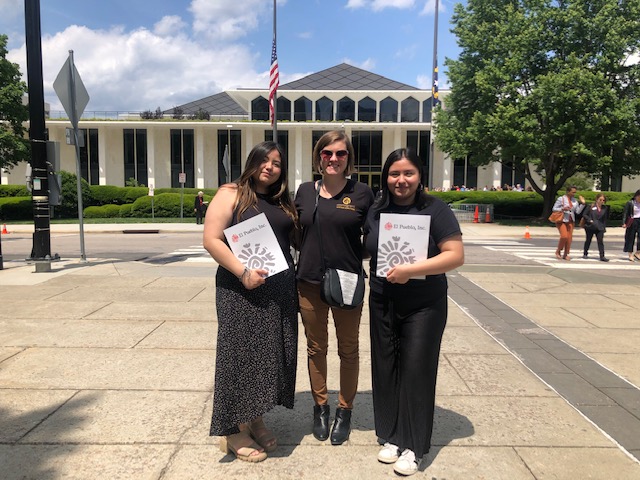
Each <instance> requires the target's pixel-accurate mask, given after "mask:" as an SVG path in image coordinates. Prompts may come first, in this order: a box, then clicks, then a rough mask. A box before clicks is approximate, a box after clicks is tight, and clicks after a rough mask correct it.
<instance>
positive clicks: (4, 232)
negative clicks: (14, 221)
mask: <svg viewBox="0 0 640 480" xmlns="http://www.w3.org/2000/svg"><path fill="white" fill-rule="evenodd" d="M8 233H9V232H7V224H6V223H5V224H4V225H2V234H3V235H6V234H8Z"/></svg>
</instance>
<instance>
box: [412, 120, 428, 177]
mask: <svg viewBox="0 0 640 480" xmlns="http://www.w3.org/2000/svg"><path fill="white" fill-rule="evenodd" d="M407 147H409V148H413V149H414V150H415V151H416V152H417V153H418V156H419V157H420V159H421V160H422V166H423V168H424V173H423V175H424V178H425V179H426V178H427V177H428V175H429V159H430V157H431V149H430V147H431V132H430V131H428V130H419V131H418V130H409V131H408V132H407ZM425 181H426V182H428V180H425Z"/></svg>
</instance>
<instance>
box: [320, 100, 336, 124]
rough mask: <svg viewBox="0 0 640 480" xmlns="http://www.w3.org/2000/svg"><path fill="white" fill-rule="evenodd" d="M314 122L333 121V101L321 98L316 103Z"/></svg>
mask: <svg viewBox="0 0 640 480" xmlns="http://www.w3.org/2000/svg"><path fill="white" fill-rule="evenodd" d="M316 120H319V121H321V122H332V121H333V101H332V100H330V99H329V98H327V97H322V98H321V99H320V100H318V101H317V102H316Z"/></svg>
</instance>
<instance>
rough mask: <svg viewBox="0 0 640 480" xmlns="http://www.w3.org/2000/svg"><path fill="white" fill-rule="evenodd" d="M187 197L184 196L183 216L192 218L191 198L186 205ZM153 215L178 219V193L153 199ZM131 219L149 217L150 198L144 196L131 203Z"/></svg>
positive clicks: (161, 195)
mask: <svg viewBox="0 0 640 480" xmlns="http://www.w3.org/2000/svg"><path fill="white" fill-rule="evenodd" d="M188 200H189V198H188V196H187V195H185V196H184V216H185V217H193V216H194V215H195V214H194V212H193V197H191V203H188ZM153 208H154V215H155V216H156V217H167V218H179V217H180V194H179V193H161V194H160V195H156V196H155V197H154V203H153ZM131 215H132V216H133V217H142V218H145V217H151V197H149V196H148V195H147V196H144V197H140V198H138V199H137V200H136V201H135V202H133V206H132V208H131Z"/></svg>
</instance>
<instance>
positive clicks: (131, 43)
mask: <svg viewBox="0 0 640 480" xmlns="http://www.w3.org/2000/svg"><path fill="white" fill-rule="evenodd" d="M69 50H74V61H75V65H76V68H77V69H78V72H79V73H80V76H81V78H82V80H83V83H84V84H85V86H86V88H87V91H88V92H89V96H90V97H91V100H90V101H89V104H88V105H87V108H86V111H141V110H146V109H152V110H155V108H156V107H158V106H159V107H160V108H162V109H168V108H172V107H173V106H175V105H180V104H183V103H186V102H190V101H193V100H197V99H199V98H202V97H205V96H208V95H212V94H214V93H218V92H220V91H222V90H227V89H230V88H238V87H241V86H242V87H258V88H259V87H264V88H267V84H268V81H267V80H266V79H265V78H264V75H265V72H256V71H255V69H254V62H255V60H256V56H255V54H253V53H252V52H251V51H249V49H248V48H246V47H245V46H243V45H226V46H223V47H220V48H217V49H216V50H213V49H211V48H204V47H202V46H201V45H199V44H198V43H196V42H194V41H193V40H191V39H188V38H187V37H186V36H184V35H178V36H159V35H157V34H156V33H154V32H151V31H149V30H147V29H144V28H141V29H138V30H135V31H132V32H126V31H124V30H123V29H122V28H120V27H118V28H112V29H110V30H91V29H89V28H86V27H79V26H71V27H68V28H67V29H65V30H64V31H62V32H60V33H58V34H56V35H55V36H47V37H43V38H42V52H43V55H42V56H43V73H44V90H45V101H47V102H49V103H50V104H51V109H52V110H54V111H56V110H62V108H61V106H60V102H59V101H58V98H57V96H56V94H55V92H54V91H53V81H54V80H55V78H56V76H57V75H58V72H59V71H60V69H61V68H62V65H63V64H64V62H65V61H66V59H67V56H68V51H69ZM8 58H9V59H11V61H13V62H16V63H18V64H20V66H21V70H22V72H23V73H24V72H26V54H25V47H24V45H22V47H21V48H19V49H15V50H11V51H10V52H9V54H8Z"/></svg>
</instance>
